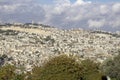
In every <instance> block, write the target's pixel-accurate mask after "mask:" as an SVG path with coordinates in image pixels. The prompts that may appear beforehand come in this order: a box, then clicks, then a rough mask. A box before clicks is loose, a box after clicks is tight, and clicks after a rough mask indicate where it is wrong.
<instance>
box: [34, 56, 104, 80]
mask: <svg viewBox="0 0 120 80" xmlns="http://www.w3.org/2000/svg"><path fill="white" fill-rule="evenodd" d="M101 76H102V73H101V72H100V71H99V65H98V64H97V63H94V62H92V61H90V60H84V61H76V59H75V58H74V57H68V56H66V55H61V56H58V57H55V58H53V59H51V60H50V61H48V62H47V63H46V64H44V65H43V66H42V67H36V68H34V69H33V76H32V78H33V79H32V80H101Z"/></svg>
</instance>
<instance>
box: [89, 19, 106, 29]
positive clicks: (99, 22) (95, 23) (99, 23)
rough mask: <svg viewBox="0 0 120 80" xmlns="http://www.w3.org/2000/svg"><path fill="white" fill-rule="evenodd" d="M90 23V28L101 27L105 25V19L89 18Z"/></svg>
mask: <svg viewBox="0 0 120 80" xmlns="http://www.w3.org/2000/svg"><path fill="white" fill-rule="evenodd" d="M88 25H89V27H90V28H100V27H103V26H104V25H105V20H89V21H88Z"/></svg>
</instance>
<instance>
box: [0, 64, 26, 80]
mask: <svg viewBox="0 0 120 80" xmlns="http://www.w3.org/2000/svg"><path fill="white" fill-rule="evenodd" d="M15 70H16V67H15V66H12V65H6V66H1V67H0V80H24V78H25V75H24V74H21V75H19V74H16V73H15Z"/></svg>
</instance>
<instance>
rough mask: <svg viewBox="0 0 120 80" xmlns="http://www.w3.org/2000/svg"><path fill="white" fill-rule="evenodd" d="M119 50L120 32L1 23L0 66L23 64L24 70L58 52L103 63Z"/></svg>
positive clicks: (38, 64)
mask: <svg viewBox="0 0 120 80" xmlns="http://www.w3.org/2000/svg"><path fill="white" fill-rule="evenodd" d="M119 49H120V34H113V33H109V32H102V31H87V30H82V29H73V30H62V29H57V28H53V27H44V26H42V25H26V26H25V27H23V25H9V26H8V25H7V26H6V25H1V26H0V55H1V57H0V65H3V64H7V63H9V64H13V65H16V66H24V67H25V68H26V70H27V71H30V70H31V69H32V67H33V66H41V65H42V63H44V62H45V61H46V60H48V59H49V58H52V57H54V56H58V55H60V54H67V55H73V56H77V57H78V58H81V59H88V58H89V59H91V60H93V61H97V62H103V61H104V60H106V59H107V58H110V57H113V56H114V55H117V53H118V50H119Z"/></svg>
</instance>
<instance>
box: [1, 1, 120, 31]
mask: <svg viewBox="0 0 120 80" xmlns="http://www.w3.org/2000/svg"><path fill="white" fill-rule="evenodd" d="M32 21H34V22H37V23H42V24H47V25H51V26H55V27H58V28H64V29H70V28H83V29H101V30H107V31H120V0H0V22H1V23H14V22H19V23H27V22H32Z"/></svg>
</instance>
